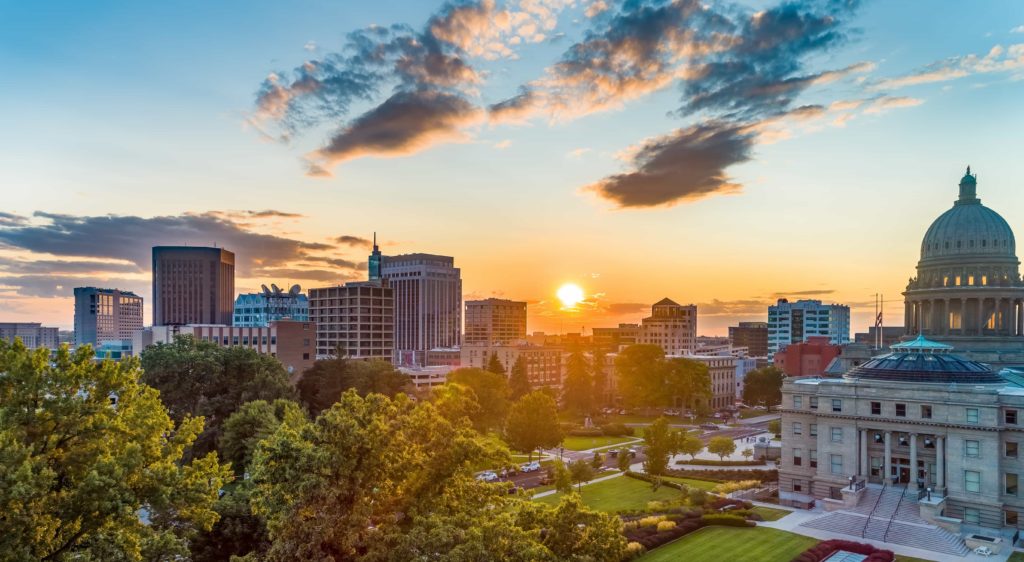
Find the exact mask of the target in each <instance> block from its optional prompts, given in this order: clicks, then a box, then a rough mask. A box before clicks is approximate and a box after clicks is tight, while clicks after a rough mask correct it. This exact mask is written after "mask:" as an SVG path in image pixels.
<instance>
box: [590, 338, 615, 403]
mask: <svg viewBox="0 0 1024 562" xmlns="http://www.w3.org/2000/svg"><path fill="white" fill-rule="evenodd" d="M607 357H608V356H607V355H606V354H605V351H604V349H603V348H601V347H595V348H593V350H592V351H591V352H590V368H591V370H592V371H593V374H592V375H591V376H592V378H593V380H594V404H595V405H597V406H608V405H609V404H611V396H612V389H611V377H609V376H608V369H607V368H606V365H605V363H606V362H607Z"/></svg>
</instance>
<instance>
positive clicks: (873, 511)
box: [860, 482, 886, 539]
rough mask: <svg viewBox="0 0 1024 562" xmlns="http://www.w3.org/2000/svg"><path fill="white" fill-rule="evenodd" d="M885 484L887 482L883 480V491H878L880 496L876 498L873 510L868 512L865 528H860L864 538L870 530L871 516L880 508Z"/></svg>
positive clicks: (861, 535) (861, 536)
mask: <svg viewBox="0 0 1024 562" xmlns="http://www.w3.org/2000/svg"><path fill="white" fill-rule="evenodd" d="M885 486H886V483H885V482H882V491H880V492H879V493H878V497H877V498H875V505H873V506H871V511H870V512H868V518H867V520H866V521H864V528H863V529H861V530H860V538H862V539H863V538H864V537H865V535H866V533H867V532H868V525H869V524H871V516H872V515H874V513H875V510H876V509H878V502H880V501H882V496H884V495H885Z"/></svg>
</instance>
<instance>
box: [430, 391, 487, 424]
mask: <svg viewBox="0 0 1024 562" xmlns="http://www.w3.org/2000/svg"><path fill="white" fill-rule="evenodd" d="M430 401H431V402H433V403H434V406H435V407H437V411H438V412H440V413H441V415H442V416H444V417H445V419H447V420H448V421H450V422H453V423H454V422H458V421H460V420H463V419H465V420H469V422H470V423H474V422H475V420H478V419H479V418H480V416H481V413H482V409H481V408H480V403H479V402H477V401H476V393H475V392H473V389H471V388H469V387H468V386H463V385H461V384H454V383H452V384H443V385H441V386H435V387H434V388H432V389H430Z"/></svg>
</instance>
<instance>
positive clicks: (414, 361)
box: [380, 254, 462, 365]
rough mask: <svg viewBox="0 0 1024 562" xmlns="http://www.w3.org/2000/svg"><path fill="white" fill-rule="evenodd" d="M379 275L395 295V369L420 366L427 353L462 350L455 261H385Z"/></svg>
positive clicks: (427, 257) (412, 257) (430, 257)
mask: <svg viewBox="0 0 1024 562" xmlns="http://www.w3.org/2000/svg"><path fill="white" fill-rule="evenodd" d="M380 272H381V277H382V278H383V279H384V280H385V281H386V282H387V285H388V286H389V287H391V288H392V289H393V290H394V299H395V300H394V303H395V304H394V307H395V364H396V365H423V364H424V363H425V361H426V352H427V351H429V350H431V349H437V348H453V347H456V346H458V345H459V344H460V342H461V339H462V274H461V272H460V271H459V268H457V267H455V258H453V257H450V256H438V255H434V254H404V255H400V256H384V257H383V259H382V261H381V268H380Z"/></svg>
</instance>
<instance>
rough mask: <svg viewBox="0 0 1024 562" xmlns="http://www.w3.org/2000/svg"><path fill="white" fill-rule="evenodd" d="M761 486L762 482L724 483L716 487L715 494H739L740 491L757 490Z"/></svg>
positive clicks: (739, 481)
mask: <svg viewBox="0 0 1024 562" xmlns="http://www.w3.org/2000/svg"><path fill="white" fill-rule="evenodd" d="M760 485H761V481H760V480H736V481H734V482H723V483H721V484H719V485H717V486H715V488H714V490H712V491H713V492H715V493H718V494H728V493H731V492H738V491H740V490H749V489H750V488H757V487H758V486H760Z"/></svg>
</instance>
